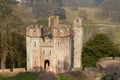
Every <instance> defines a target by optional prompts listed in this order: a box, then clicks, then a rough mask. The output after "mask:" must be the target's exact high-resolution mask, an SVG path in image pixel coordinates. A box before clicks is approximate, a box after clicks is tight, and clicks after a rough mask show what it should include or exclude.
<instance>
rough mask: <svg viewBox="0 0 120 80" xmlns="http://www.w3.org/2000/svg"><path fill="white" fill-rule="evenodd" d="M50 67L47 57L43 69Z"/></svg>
mask: <svg viewBox="0 0 120 80" xmlns="http://www.w3.org/2000/svg"><path fill="white" fill-rule="evenodd" d="M49 67H50V61H49V60H48V59H47V60H45V61H44V70H49Z"/></svg>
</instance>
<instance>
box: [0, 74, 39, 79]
mask: <svg viewBox="0 0 120 80" xmlns="http://www.w3.org/2000/svg"><path fill="white" fill-rule="evenodd" d="M0 80H38V74H37V73H34V74H33V73H22V74H17V75H16V76H11V77H6V76H0Z"/></svg>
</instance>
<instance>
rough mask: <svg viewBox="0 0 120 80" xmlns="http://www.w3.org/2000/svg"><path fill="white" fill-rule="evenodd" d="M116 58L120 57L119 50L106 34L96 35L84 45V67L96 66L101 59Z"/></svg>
mask: <svg viewBox="0 0 120 80" xmlns="http://www.w3.org/2000/svg"><path fill="white" fill-rule="evenodd" d="M115 56H120V51H119V48H118V47H117V46H115V45H114V43H113V42H112V41H111V40H110V39H109V38H108V37H107V36H106V35H105V34H96V35H94V36H93V37H92V38H90V39H89V40H88V41H87V42H86V43H85V44H84V47H83V53H82V63H83V67H93V66H96V62H97V61H99V59H100V58H104V57H115Z"/></svg>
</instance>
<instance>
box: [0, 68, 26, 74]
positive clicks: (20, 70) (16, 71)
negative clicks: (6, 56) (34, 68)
mask: <svg viewBox="0 0 120 80" xmlns="http://www.w3.org/2000/svg"><path fill="white" fill-rule="evenodd" d="M0 72H5V73H8V72H15V73H20V72H26V70H25V68H14V69H13V70H11V69H2V70H1V69H0Z"/></svg>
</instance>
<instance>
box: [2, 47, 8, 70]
mask: <svg viewBox="0 0 120 80" xmlns="http://www.w3.org/2000/svg"><path fill="white" fill-rule="evenodd" d="M6 57H7V50H6V49H4V50H3V52H2V58H1V69H6Z"/></svg>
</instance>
